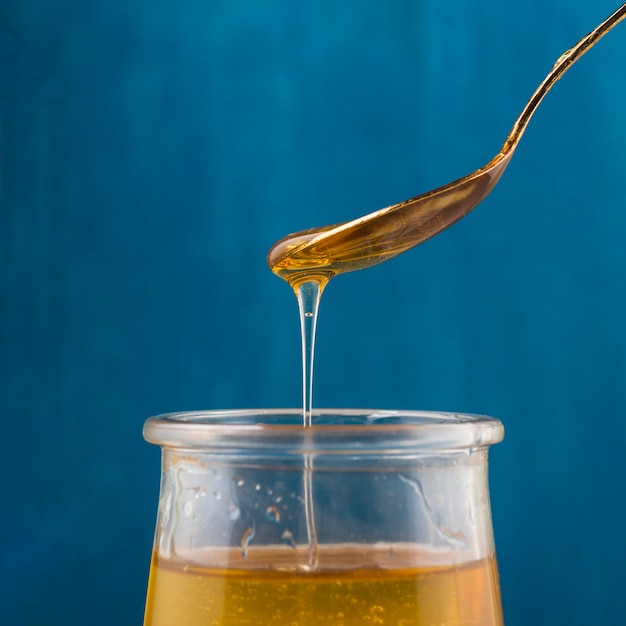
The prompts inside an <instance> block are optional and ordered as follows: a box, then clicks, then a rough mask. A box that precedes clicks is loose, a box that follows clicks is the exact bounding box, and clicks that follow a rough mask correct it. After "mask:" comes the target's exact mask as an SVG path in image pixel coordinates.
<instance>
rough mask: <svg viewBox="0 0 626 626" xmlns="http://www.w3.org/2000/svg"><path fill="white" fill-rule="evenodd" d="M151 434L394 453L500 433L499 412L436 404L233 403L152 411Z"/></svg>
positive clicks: (291, 452)
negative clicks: (309, 410) (306, 406)
mask: <svg viewBox="0 0 626 626" xmlns="http://www.w3.org/2000/svg"><path fill="white" fill-rule="evenodd" d="M143 435H144V438H145V439H146V441H148V442H150V443H153V444H157V445H159V446H162V447H164V448H177V449H192V450H198V451H207V452H211V451H212V452H222V453H241V454H263V455H267V454H271V455H280V456H285V455H286V456H301V455H303V454H307V455H308V454H312V455H318V454H333V455H334V454H359V455H368V454H395V453H411V452H414V453H422V452H439V451H445V450H466V449H474V448H484V447H487V446H490V445H492V444H495V443H498V442H500V441H502V438H503V436H504V427H503V425H502V422H500V420H498V419H495V418H493V417H487V416H485V415H473V414H465V413H453V412H438V411H404V410H373V409H316V410H314V411H313V414H312V425H311V426H310V427H304V426H303V423H302V409H239V410H238V409H231V410H212V411H186V412H177V413H166V414H163V415H157V416H155V417H151V418H149V419H148V420H147V421H146V423H145V425H144V429H143Z"/></svg>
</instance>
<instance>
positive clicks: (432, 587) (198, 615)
mask: <svg viewBox="0 0 626 626" xmlns="http://www.w3.org/2000/svg"><path fill="white" fill-rule="evenodd" d="M244 624H245V625H249V626H252V625H254V626H271V625H275V626H313V625H314V624H315V625H318V624H328V625H329V626H364V625H365V626H367V625H369V624H372V625H373V624H381V625H394V626H433V625H435V626H440V625H445V626H469V625H471V626H502V625H503V619H502V609H501V604H500V594H499V587H498V576H497V571H496V565H495V561H494V560H493V559H491V558H490V559H484V560H480V561H474V562H471V563H467V564H463V565H460V566H428V567H422V568H408V569H400V570H393V569H391V570H390V569H373V568H372V569H356V570H355V569H352V570H350V569H348V570H334V571H333V570H332V569H330V570H322V571H315V572H306V571H275V570H243V569H210V568H204V567H201V566H194V565H188V566H183V565H181V564H173V563H168V562H164V561H159V559H158V557H156V556H155V557H154V559H153V563H152V568H151V571H150V584H149V590H148V601H147V605H146V616H145V622H144V626H243V625H244Z"/></svg>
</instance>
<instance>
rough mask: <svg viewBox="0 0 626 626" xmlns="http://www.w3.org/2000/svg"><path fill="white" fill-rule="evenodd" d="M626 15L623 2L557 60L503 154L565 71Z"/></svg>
mask: <svg viewBox="0 0 626 626" xmlns="http://www.w3.org/2000/svg"><path fill="white" fill-rule="evenodd" d="M625 17H626V4H623V5H622V6H621V7H620V8H619V9H617V11H615V13H613V14H612V15H610V16H609V17H607V18H606V19H605V20H604V22H602V23H601V24H600V25H598V26H597V27H596V28H594V29H593V30H592V31H591V32H590V33H589V34H588V35H586V36H585V37H583V38H582V39H581V40H580V41H579V42H578V43H577V44H576V45H575V46H573V47H572V48H570V49H569V50H567V51H566V52H564V53H563V54H562V55H561V56H560V57H559V58H558V59H557V61H556V63H555V64H554V66H553V67H552V70H551V71H550V73H549V74H548V75H547V76H546V77H545V78H544V79H543V81H542V82H541V84H540V85H539V87H537V89H536V90H535V93H533V95H532V96H531V98H530V100H529V101H528V103H527V104H526V106H525V107H524V110H523V111H522V112H521V113H520V115H519V117H518V118H517V119H516V120H515V123H514V124H513V128H511V131H510V132H509V134H508V136H507V138H506V141H505V142H504V145H503V146H502V151H501V152H502V154H507V153H508V152H510V151H512V150H514V149H515V147H516V146H517V144H518V143H519V140H520V139H521V137H522V135H523V134H524V131H525V130H526V126H528V122H529V121H530V118H531V117H532V116H533V113H534V112H535V110H536V109H537V107H538V106H539V103H540V102H541V101H542V100H543V98H544V96H545V95H546V94H547V93H548V91H550V89H551V87H552V85H554V83H556V81H557V80H559V78H561V76H563V74H565V72H567V70H568V69H569V68H570V67H571V66H572V65H573V64H574V63H575V62H576V61H578V59H580V57H582V56H583V54H585V52H587V51H588V50H589V49H590V48H592V47H593V46H594V45H595V44H596V42H597V41H599V40H600V39H601V38H602V37H604V35H606V34H607V33H608V32H609V31H610V30H611V29H612V28H613V27H614V26H616V25H617V24H618V23H619V22H621V21H622V20H623V19H624V18H625Z"/></svg>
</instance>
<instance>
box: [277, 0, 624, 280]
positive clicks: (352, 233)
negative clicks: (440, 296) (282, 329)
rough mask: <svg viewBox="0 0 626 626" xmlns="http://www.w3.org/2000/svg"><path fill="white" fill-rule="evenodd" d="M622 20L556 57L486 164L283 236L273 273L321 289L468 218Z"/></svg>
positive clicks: (619, 14)
mask: <svg viewBox="0 0 626 626" xmlns="http://www.w3.org/2000/svg"><path fill="white" fill-rule="evenodd" d="M624 17H626V4H623V5H622V6H621V7H620V8H619V9H617V11H615V13H613V14H612V15H611V16H609V17H608V18H607V19H606V20H604V21H603V22H602V23H601V24H600V25H599V26H597V27H596V28H595V29H594V30H593V31H591V32H590V33H589V34H588V35H586V36H585V37H583V38H582V39H581V40H580V41H579V42H578V43H577V44H576V45H575V46H574V47H573V48H571V49H569V50H568V51H567V52H565V53H563V54H562V55H561V56H560V57H559V58H558V60H557V61H556V63H555V64H554V66H553V67H552V70H551V71H550V73H549V74H548V75H547V76H546V77H545V78H544V80H543V82H542V83H541V84H540V85H539V87H537V89H536V91H535V93H533V95H532V97H531V98H530V100H529V101H528V103H527V104H526V106H525V107H524V109H523V111H522V112H521V113H520V115H519V117H518V118H517V119H516V120H515V123H514V124H513V127H512V128H511V130H510V132H509V134H508V136H507V138H506V140H505V142H504V144H503V146H502V148H501V149H500V152H498V154H497V155H496V156H495V157H494V158H493V159H491V161H489V163H487V164H486V165H484V166H483V167H481V168H479V169H477V170H476V171H475V172H472V173H471V174H468V175H467V176H464V177H463V178H459V179H457V180H455V181H452V182H451V183H448V184H447V185H444V186H442V187H438V188H437V189H434V190H432V191H429V192H427V193H424V194H421V195H419V196H415V197H413V198H410V199H409V200H405V201H404V202H400V203H399V204H394V205H391V206H388V207H386V208H384V209H379V210H378V211H374V212H373V213H369V214H368V215H365V216H363V217H359V218H357V219H355V220H351V221H349V222H344V223H341V224H335V225H331V226H322V227H319V228H312V229H309V230H305V231H300V232H297V233H294V234H292V235H288V236H287V237H284V238H283V239H281V240H280V241H278V242H277V243H275V244H274V245H273V246H272V248H271V249H270V251H269V254H268V257H267V262H268V265H269V266H270V268H271V269H272V271H273V272H274V273H275V274H278V276H280V277H281V278H284V279H285V280H286V281H287V282H288V283H289V284H290V285H291V287H292V288H293V289H294V290H296V289H297V288H298V287H299V286H300V285H302V284H303V283H307V282H314V283H317V284H318V286H319V287H320V289H323V287H324V286H325V285H326V283H327V282H328V281H329V280H330V279H331V278H332V277H333V276H336V275H337V274H341V273H343V272H350V271H354V270H358V269H364V268H366V267H371V266H372V265H377V264H378V263H382V262H383V261H387V260H388V259H390V258H392V257H394V256H397V255H398V254H400V253H402V252H405V251H406V250H408V249H409V248H412V247H414V246H416V245H418V244H420V243H422V242H424V241H426V240H427V239H430V238H431V237H433V236H434V235H436V234H437V233H439V232H441V231H442V230H444V229H445V228H447V227H448V226H450V225H452V224H454V223H455V222H456V221H458V220H459V219H461V218H462V217H463V216H465V215H467V213H469V212H470V211H471V210H472V209H473V208H474V207H475V206H476V205H477V204H479V203H480V202H481V201H482V200H483V199H484V198H485V197H486V196H487V195H488V194H489V193H490V192H491V190H492V189H493V188H494V187H495V185H496V183H497V182H498V180H499V179H500V177H501V176H502V174H503V172H504V170H505V169H506V168H507V166H508V164H509V162H510V160H511V157H512V156H513V153H514V152H515V149H516V148H517V145H518V143H519V141H520V139H521V137H522V135H523V134H524V131H525V130H526V126H527V125H528V122H529V121H530V118H531V117H532V115H533V114H534V112H535V110H536V109H537V107H538V106H539V104H540V102H541V101H542V100H543V98H544V96H545V95H546V94H547V93H548V91H549V90H550V88H551V87H552V86H553V85H554V83H555V82H556V81H557V80H559V78H561V76H563V74H564V73H565V72H566V71H567V70H568V69H569V68H570V67H571V66H572V65H573V64H574V63H575V62H576V61H577V60H578V59H579V58H580V57H581V56H582V55H583V54H585V52H587V51H588V50H589V49H590V48H591V47H592V46H593V45H595V44H596V43H597V42H598V41H599V40H600V39H601V38H602V37H603V36H604V35H606V33H608V32H609V31H610V30H611V29H612V28H613V27H614V26H616V25H617V24H618V23H619V22H620V21H621V20H622V19H623V18H624Z"/></svg>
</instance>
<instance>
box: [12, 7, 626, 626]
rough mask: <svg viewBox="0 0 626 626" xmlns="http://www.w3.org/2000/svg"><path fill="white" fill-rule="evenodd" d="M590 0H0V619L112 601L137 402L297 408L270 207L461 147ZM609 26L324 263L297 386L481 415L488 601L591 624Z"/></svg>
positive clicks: (612, 222)
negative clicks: (419, 198)
mask: <svg viewBox="0 0 626 626" xmlns="http://www.w3.org/2000/svg"><path fill="white" fill-rule="evenodd" d="M616 5H617V2H616V0H596V1H595V2H583V1H582V0H578V1H565V0H529V1H528V2H525V3H523V4H522V5H520V4H519V3H518V4H511V3H505V2H499V1H495V0H470V1H468V0H449V1H447V2H441V1H440V0H419V1H418V0H413V1H409V0H402V1H401V0H396V1H392V2H389V1H387V2H385V1H382V0H381V1H374V0H360V1H359V2H352V3H337V2H331V1H330V0H319V1H318V2H314V3H313V2H300V1H295V2H294V1H293V0H265V1H263V2H261V1H259V2H254V1H251V0H249V1H246V0H183V1H182V2H176V3H175V2H166V1H164V0H150V1H147V0H133V1H132V2H129V1H128V0H125V1H123V2H122V1H120V0H107V1H106V2H95V1H92V0H55V1H54V2H53V1H50V0H47V1H46V0H0V322H1V323H0V374H1V376H0V416H1V419H2V422H1V423H0V428H1V433H2V435H1V441H2V450H1V453H0V468H1V471H2V491H1V494H0V497H1V499H2V501H3V504H2V514H1V515H0V541H1V545H0V579H1V581H2V582H1V584H0V619H1V621H2V623H4V624H11V625H13V624H20V625H24V626H34V625H39V624H46V625H48V626H52V625H56V624H59V625H61V624H63V625H65V626H70V625H73V624H85V623H87V624H90V625H91V626H98V625H101V624H102V625H104V624H111V623H115V624H118V626H123V625H129V626H130V625H131V624H132V625H135V624H139V623H140V622H141V619H142V612H143V603H144V597H145V595H144V594H145V586H146V580H147V573H148V564H149V558H150V549H151V543H152V534H153V529H154V521H155V517H156V504H157V495H158V480H159V451H158V449H156V448H154V447H152V446H150V445H148V444H146V443H145V442H144V441H143V440H142V437H141V428H142V423H143V421H144V419H145V418H146V417H148V416H149V415H152V414H155V413H161V412H166V411H172V410H186V409H209V408H236V407H260V406H263V407H269V406H283V407H284V406H298V405H299V403H300V381H299V367H300V365H299V363H300V361H299V359H300V356H299V350H300V348H299V336H298V320H297V312H296V304H295V299H294V298H293V295H292V294H291V292H290V290H289V289H288V287H287V286H286V285H285V284H284V283H283V282H282V281H280V280H279V279H277V278H276V277H274V276H273V275H272V274H271V273H270V272H269V270H268V269H267V268H266V266H265V254H266V252H267V250H268V249H269V247H270V245H271V244H272V243H273V242H274V241H275V240H276V239H278V238H280V237H282V236H283V235H285V234H286V233H288V232H293V231H295V230H298V229H302V228H307V227H310V226H317V225H322V224H327V223H334V222H338V221H342V220H345V219H349V218H352V217H356V216H358V215H361V214H364V213H366V212H369V211H372V210H375V209H377V208H380V207H382V206H385V205H388V204H391V203H393V202H397V201H401V200H404V199H405V198H408V197H410V196H413V195H416V194H418V193H421V192H423V191H427V190H428V189H430V188H432V187H434V186H437V185H440V184H443V183H445V182H448V181H449V180H452V179H453V178H457V177H459V176H461V175H464V174H466V173H468V172H469V171H471V170H473V169H475V168H476V167H478V166H480V165H482V164H484V163H485V162H486V161H488V160H489V159H490V158H491V157H492V156H493V155H494V154H495V153H496V152H497V151H498V149H499V148H500V146H501V144H502V142H503V140H504V138H505V135H506V133H507V132H508V130H509V128H510V126H511V124H512V122H513V120H514V118H515V117H516V116H517V114H518V113H519V111H520V110H521V107H522V106H523V104H524V103H525V102H526V100H527V99H528V97H529V96H530V94H531V93H532V91H533V90H534V88H535V87H536V85H537V84H538V83H539V81H540V80H541V79H542V78H543V76H544V75H545V74H546V73H547V71H548V70H549V69H550V67H551V66H552V63H553V62H554V61H555V60H556V58H557V57H558V56H559V55H560V54H561V53H562V52H563V51H564V50H566V49H567V48H568V47H570V46H571V45H572V44H573V43H574V42H575V41H576V40H577V39H578V38H579V37H580V36H582V35H583V34H584V33H586V32H587V31H589V30H590V29H591V28H592V27H593V26H594V25H595V24H597V23H598V22H599V21H601V20H602V19H603V18H604V17H606V16H607V15H608V14H609V13H610V12H611V11H613V10H614V9H615V8H617V7H616ZM625 58H626V24H621V25H619V26H618V27H617V29H616V30H615V31H613V32H612V33H611V34H610V35H608V37H607V38H606V39H604V40H603V41H602V42H601V43H600V44H599V45H598V46H597V47H596V48H595V49H594V50H593V51H591V52H590V53H589V54H588V55H587V56H586V57H584V58H583V59H582V60H581V61H580V62H579V63H578V64H577V65H576V66H575V67H574V68H573V69H572V70H571V71H570V72H569V73H568V74H567V75H566V76H565V77H564V79H563V80H562V81H560V82H559V83H558V84H557V85H556V87H555V88H554V89H553V91H552V92H551V93H550V94H549V96H548V98H547V99H546V101H545V102H544V103H543V104H542V106H541V108H540V109H539V111H538V112H537V114H536V117H535V118H534V119H533V121H532V122H531V125H530V127H529V129H528V131H527V133H526V135H525V137H524V139H523V140H522V144H521V145H520V147H519V149H518V152H517V154H516V155H515V157H514V159H513V161H512V164H511V165H510V167H509V169H508V171H507V172H506V173H505V175H504V177H503V179H502V181H501V182H500V184H499V185H498V187H497V188H496V190H495V191H494V192H493V193H492V195H491V196H490V197H489V198H488V199H487V200H486V201H485V202H484V203H483V204H482V205H481V206H480V207H479V208H478V209H476V211H475V212H473V213H472V214H471V215H470V216H469V217H467V218H466V219H464V220H463V221H462V222H460V223H459V224H457V225H455V226H454V227H453V228H451V229H450V230H448V231H446V232H445V233H443V234H442V235H440V236H438V237H436V238H435V239H433V240H431V241H429V242H427V243H425V244H424V245H423V246H421V247H420V248H417V249H416V250H413V251H411V252H409V253H407V254H405V255H403V256H402V257H400V258H397V259H395V260H393V261H391V262H389V263H387V264H384V265H382V266H379V267H376V268H373V269H371V270H368V271H365V272H361V273H355V274H350V275H347V276H344V277H340V278H338V279H337V280H336V281H334V282H333V283H331V285H330V286H329V288H328V289H327V291H326V294H325V298H324V300H323V302H322V307H321V315H320V322H319V342H318V349H317V356H318V360H317V375H316V384H315V398H314V400H315V404H316V405H317V406H325V407H330V406H338V407H376V408H423V409H438V410H439V409H440V410H453V411H465V412H476V413H487V414H492V415H495V416H498V417H500V418H501V419H502V420H503V421H504V423H505V427H506V430H507V435H506V438H505V441H504V443H502V444H500V445H499V446H497V447H495V448H494V449H493V451H492V455H491V487H492V502H493V513H494V522H495V530H496V542H497V548H498V556H499V562H500V570H501V578H502V591H503V598H504V608H505V618H506V621H507V625H508V626H523V625H528V624H534V625H536V626H539V625H543V624H546V625H547V624H555V623H556V624H568V625H569V626H574V625H583V624H584V625H587V624H594V623H595V624H600V623H620V622H621V621H622V620H623V591H624V588H623V585H624V581H625V574H624V563H625V562H626V533H625V532H624V530H625V528H626V507H625V505H624V496H625V492H626V480H625V478H624V472H623V467H624V464H623V458H624V444H625V443H626V387H625V385H624V381H625V378H626V333H625V332H624V324H623V322H624V319H626V298H625V292H624V280H625V279H626V246H624V235H625V234H626V190H625V187H624V180H625V172H626V154H625V152H624V145H625V144H626V122H625V118H624V110H625V109H626V73H625V71H624V59H625Z"/></svg>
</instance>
